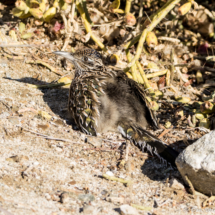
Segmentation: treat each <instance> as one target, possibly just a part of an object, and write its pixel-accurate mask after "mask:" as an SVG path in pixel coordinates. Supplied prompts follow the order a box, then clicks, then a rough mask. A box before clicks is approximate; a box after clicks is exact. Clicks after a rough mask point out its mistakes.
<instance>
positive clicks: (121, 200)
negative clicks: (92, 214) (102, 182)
mask: <svg viewBox="0 0 215 215" xmlns="http://www.w3.org/2000/svg"><path fill="white" fill-rule="evenodd" d="M106 200H107V201H108V202H112V203H115V204H118V203H120V204H123V203H124V200H125V199H124V198H123V197H115V196H108V197H107V198H106Z"/></svg>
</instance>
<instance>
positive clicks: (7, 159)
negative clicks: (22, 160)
mask: <svg viewBox="0 0 215 215" xmlns="http://www.w3.org/2000/svg"><path fill="white" fill-rule="evenodd" d="M6 161H9V162H19V156H18V155H14V156H11V157H9V158H6Z"/></svg>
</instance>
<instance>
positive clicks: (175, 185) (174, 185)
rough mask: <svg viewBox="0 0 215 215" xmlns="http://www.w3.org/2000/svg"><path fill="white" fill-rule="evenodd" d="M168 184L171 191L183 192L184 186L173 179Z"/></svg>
mask: <svg viewBox="0 0 215 215" xmlns="http://www.w3.org/2000/svg"><path fill="white" fill-rule="evenodd" d="M169 184H170V187H171V188H173V189H177V190H184V185H183V184H182V183H180V182H179V181H177V180H176V179H174V178H173V179H171V180H170V181H169Z"/></svg>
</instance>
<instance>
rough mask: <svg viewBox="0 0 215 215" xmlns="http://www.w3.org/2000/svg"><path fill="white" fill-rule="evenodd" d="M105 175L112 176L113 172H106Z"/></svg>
mask: <svg viewBox="0 0 215 215" xmlns="http://www.w3.org/2000/svg"><path fill="white" fill-rule="evenodd" d="M106 175H109V176H114V174H113V172H111V171H107V172H106Z"/></svg>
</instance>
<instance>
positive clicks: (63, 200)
mask: <svg viewBox="0 0 215 215" xmlns="http://www.w3.org/2000/svg"><path fill="white" fill-rule="evenodd" d="M60 202H61V203H63V204H66V203H68V202H69V194H68V193H62V194H61V196H60Z"/></svg>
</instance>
